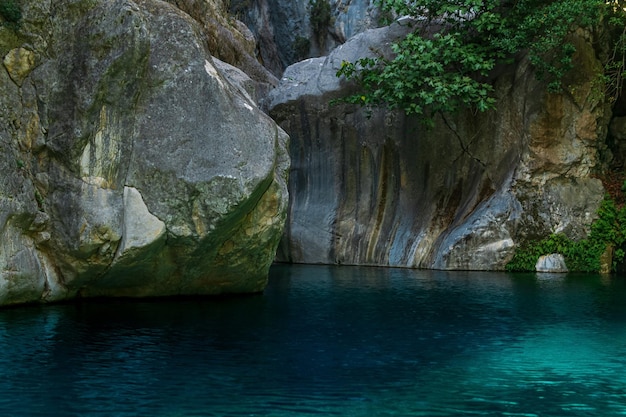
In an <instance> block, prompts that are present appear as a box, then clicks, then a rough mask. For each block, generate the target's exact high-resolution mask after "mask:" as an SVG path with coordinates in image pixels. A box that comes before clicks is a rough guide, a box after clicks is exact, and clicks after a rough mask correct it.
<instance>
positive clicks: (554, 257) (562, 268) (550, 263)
mask: <svg viewBox="0 0 626 417" xmlns="http://www.w3.org/2000/svg"><path fill="white" fill-rule="evenodd" d="M535 270H536V271H537V272H552V273H556V272H567V271H568V270H567V265H566V264H565V258H564V257H563V255H561V254H560V253H552V254H550V255H544V256H540V257H539V259H538V260H537V263H536V264H535Z"/></svg>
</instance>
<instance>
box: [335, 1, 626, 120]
mask: <svg viewBox="0 0 626 417" xmlns="http://www.w3.org/2000/svg"><path fill="white" fill-rule="evenodd" d="M378 3H379V5H380V6H381V8H382V9H383V11H393V12H394V13H396V14H398V15H409V16H414V17H417V18H418V20H419V23H418V24H417V25H416V28H415V30H414V32H412V33H411V34H409V35H408V36H407V37H406V38H404V39H402V40H400V41H399V42H398V43H396V44H395V45H394V46H393V52H394V57H393V58H391V59H386V58H384V57H382V56H378V57H375V58H363V59H360V60H358V61H356V62H344V63H342V66H341V68H340V69H339V71H338V72H337V76H339V77H341V76H344V77H346V78H347V79H353V80H356V81H357V82H358V84H359V86H360V87H361V90H362V91H361V92H360V93H359V94H356V95H354V96H352V97H349V98H347V101H348V102H351V103H359V104H363V105H381V104H386V105H388V106H389V107H391V108H399V109H402V110H403V111H404V112H405V113H406V114H416V115H421V116H423V117H424V118H426V119H428V118H429V117H431V116H432V115H433V114H434V113H436V112H451V111H455V110H457V109H459V108H460V107H470V108H473V109H475V110H477V111H485V110H487V109H490V108H493V107H494V106H495V104H496V103H495V100H494V98H493V97H492V92H493V88H492V86H491V85H490V83H489V80H488V78H487V77H488V75H489V74H490V72H491V71H492V70H493V69H494V68H495V66H496V65H497V64H500V63H506V62H511V61H512V60H513V59H514V58H515V56H516V54H517V53H519V52H520V51H528V54H529V58H530V62H531V63H532V65H534V67H535V69H536V72H537V74H538V76H539V77H540V78H542V79H544V80H546V82H547V83H548V85H549V88H550V90H552V91H557V90H559V89H560V88H561V87H562V80H563V76H564V75H565V74H566V73H567V72H568V71H569V70H570V69H572V68H573V62H572V57H573V55H574V53H575V51H576V49H575V47H574V45H573V44H572V43H570V42H569V41H568V37H569V36H570V35H571V34H572V33H573V31H574V30H576V28H579V27H583V28H584V27H590V26H593V25H596V24H599V22H601V21H604V20H607V21H609V22H610V23H611V24H613V25H617V24H618V23H619V22H622V25H621V26H620V27H621V28H623V27H624V25H623V19H624V10H623V9H622V8H621V7H613V6H610V5H608V4H607V3H605V0H553V1H543V0H516V1H511V0H444V1H441V0H408V1H407V0H378ZM624 40H626V38H624ZM624 40H623V41H622V42H624ZM624 43H626V42H624ZM617 52H618V53H617V55H619V54H620V53H621V55H619V56H616V57H614V59H613V61H614V62H615V61H617V60H619V59H621V58H623V56H624V51H623V48H622V50H620V51H617ZM623 70H624V68H623V66H622V67H620V68H618V69H617V71H618V72H620V71H621V72H620V75H621V74H622V73H623Z"/></svg>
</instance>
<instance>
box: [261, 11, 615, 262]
mask: <svg viewBox="0 0 626 417" xmlns="http://www.w3.org/2000/svg"><path fill="white" fill-rule="evenodd" d="M409 23H413V22H408V21H400V22H398V23H394V24H393V25H391V26H389V27H386V28H380V29H373V30H368V31H366V32H363V33H360V34H358V35H356V36H354V37H353V38H351V39H350V40H348V41H347V42H346V43H344V44H343V45H341V46H340V47H338V48H336V49H335V50H334V51H333V52H332V53H330V54H329V55H328V56H327V57H325V58H314V59H309V60H305V61H302V62H299V63H296V64H294V65H292V66H290V67H288V68H287V69H286V70H285V73H284V75H283V77H282V79H281V83H280V85H279V87H278V88H277V89H276V90H274V91H273V92H272V93H271V95H270V98H269V100H268V105H269V111H270V114H271V115H272V116H273V117H274V119H275V120H276V121H277V122H279V124H280V125H281V126H282V127H283V128H284V129H285V130H286V131H287V132H288V133H289V135H290V137H291V152H290V153H291V157H292V172H291V176H290V187H289V189H290V198H291V204H290V211H289V220H288V224H287V228H286V233H285V236H284V237H283V240H282V243H281V246H280V248H279V259H281V260H285V261H291V262H303V263H331V264H332V263H342V264H360V265H388V266H402V267H414V268H437V269H463V270H501V269H504V267H505V265H506V263H507V262H508V261H509V260H510V259H511V257H512V256H513V253H514V251H515V248H516V247H517V246H518V245H519V244H521V243H523V242H525V241H527V240H529V239H532V238H537V237H545V236H548V235H550V234H551V233H554V232H563V233H565V234H566V235H568V236H569V237H571V238H580V237H582V236H585V235H586V233H587V232H588V229H589V225H590V224H591V222H592V221H593V220H594V218H595V213H596V210H597V208H598V207H599V204H600V202H601V200H602V198H603V194H604V190H603V188H602V185H601V183H600V181H599V180H597V179H594V178H592V176H591V173H592V172H593V171H594V170H595V169H596V167H597V166H598V164H599V161H598V159H599V158H598V149H599V148H600V147H601V146H602V138H603V137H604V136H603V134H604V133H605V131H606V119H607V117H606V116H607V115H606V107H605V106H604V105H603V102H602V101H601V97H598V95H597V94H593V88H592V84H593V82H594V81H593V80H594V79H595V78H594V77H595V74H596V73H597V71H598V65H599V62H598V61H597V60H596V59H595V55H594V54H593V49H592V48H591V46H590V44H589V43H587V41H585V40H582V39H577V40H576V42H578V43H577V46H578V47H579V48H578V51H579V52H578V54H579V55H580V56H579V57H578V58H579V59H580V62H581V63H584V65H581V68H580V70H579V71H577V76H576V78H575V79H572V80H570V81H571V83H570V85H572V88H574V89H575V90H576V92H577V94H571V95H570V94H563V95H552V94H548V93H547V90H546V87H545V85H544V84H542V83H541V82H539V81H537V79H536V78H535V76H534V74H533V71H532V68H530V66H529V63H528V61H527V60H526V59H521V60H520V61H519V62H517V63H516V64H514V65H511V66H508V67H506V68H502V69H501V71H500V72H499V75H498V77H497V79H495V80H494V87H495V94H496V96H497V98H498V107H497V111H494V112H487V113H484V114H472V113H471V112H469V111H468V112H465V113H461V114H458V115H455V116H452V115H444V116H442V117H440V118H438V119H437V120H436V121H435V122H436V125H435V127H434V128H433V129H432V130H426V129H424V128H423V127H422V126H421V125H420V124H419V122H417V121H415V120H412V119H408V118H406V117H405V116H404V115H403V114H399V113H396V112H393V111H389V110H386V109H384V108H378V109H371V110H370V109H362V108H358V107H354V106H352V105H348V104H335V105H330V104H329V103H330V102H331V101H332V100H333V99H336V98H338V97H341V96H345V95H349V94H350V93H351V92H353V91H354V86H353V85H351V84H350V83H347V82H345V81H342V80H339V79H338V78H337V77H336V76H335V73H336V72H337V70H338V69H339V68H340V66H341V62H342V61H344V60H346V61H352V62H354V61H355V60H356V59H357V58H360V57H365V56H372V55H373V54H378V53H385V54H388V53H389V46H390V44H391V43H392V42H394V41H395V40H397V39H398V38H399V37H401V36H403V34H405V33H406V32H407V31H408V30H411V28H410V27H409ZM374 51H375V52H374Z"/></svg>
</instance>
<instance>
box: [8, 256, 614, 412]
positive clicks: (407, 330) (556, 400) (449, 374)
mask: <svg viewBox="0 0 626 417" xmlns="http://www.w3.org/2000/svg"><path fill="white" fill-rule="evenodd" d="M0 372H1V375H2V378H0V412H2V414H3V415H20V416H38V415H41V416H55V415H56V416H277V417H279V416H311V415H324V416H331V415H337V416H464V415H470V416H542V417H543V416H559V417H563V416H602V417H612V416H626V279H625V278H624V277H612V278H610V277H602V276H598V275H535V274H524V275H511V274H500V273H477V272H473V273H467V272H453V273H451V272H439V271H414V270H403V269H384V268H357V267H324V266H287V265H278V266H275V267H274V268H273V269H272V273H271V278H270V285H269V286H268V288H267V290H266V291H265V292H264V293H263V294H261V295H254V296H247V297H238V298H227V299H217V300H216V299H193V300H176V301H175V300H169V301H165V300H161V301H158V302H154V301H139V302H137V301H135V302H129V301H125V302H120V301H97V302H93V301H92V302H83V303H80V304H69V305H55V306H42V307H23V308H15V309H7V310H0Z"/></svg>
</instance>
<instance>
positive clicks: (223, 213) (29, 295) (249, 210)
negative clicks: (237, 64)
mask: <svg viewBox="0 0 626 417" xmlns="http://www.w3.org/2000/svg"><path fill="white" fill-rule="evenodd" d="M187 3H191V2H187ZM188 6H189V5H188ZM189 7H191V6H189ZM207 22H208V20H206V21H204V22H199V21H197V20H194V19H193V18H192V17H191V16H190V15H189V14H188V13H185V12H184V11H182V10H181V9H179V8H177V7H175V6H173V5H172V4H169V3H167V2H164V1H160V0H136V1H131V0H72V1H54V0H50V1H37V2H23V7H22V19H21V21H20V22H19V26H17V25H9V24H2V26H1V27H0V53H1V56H2V58H3V70H2V71H0V88H1V89H2V91H3V94H2V96H0V109H1V110H0V120H1V122H0V146H1V147H2V152H1V153H0V155H1V156H0V166H1V170H2V175H1V176H0V235H1V238H0V242H1V243H0V304H5V305H6V304H14V303H21V302H39V301H55V300H63V299H70V298H73V297H78V296H83V297H91V296H133V297H135V296H161V295H179V294H220V293H229V292H255V291H260V290H262V289H263V288H264V286H265V283H266V280H267V273H268V269H269V266H270V264H271V262H272V260H273V258H274V253H275V249H276V246H277V244H278V241H279V239H280V236H281V234H282V228H283V223H284V218H285V213H286V203H287V189H286V173H287V169H288V164H289V158H288V156H287V153H286V145H287V141H288V137H287V135H286V134H285V133H284V132H283V131H282V130H281V129H280V128H278V127H277V125H276V124H275V123H274V122H273V121H272V120H271V119H270V118H269V117H267V116H266V115H265V114H264V113H263V112H261V111H260V110H259V109H258V108H257V107H256V105H255V101H254V100H253V98H252V97H251V96H250V93H251V91H250V89H249V88H246V86H248V87H249V86H251V85H253V84H254V83H253V82H252V81H251V80H250V79H249V78H246V77H245V76H244V75H243V73H241V71H239V70H237V69H235V68H232V67H230V66H229V65H228V64H226V63H223V62H219V61H217V60H215V59H213V57H212V56H211V54H210V52H209V45H210V42H209V41H208V39H207V32H206V27H204V26H206V25H207V24H208V23H207ZM203 25H204V26H203ZM220 30H221V29H220ZM225 55H227V54H225ZM244 61H245V60H244ZM261 73H262V71H261ZM268 79H269V78H266V79H265V81H267V80H268ZM258 81H260V79H259V78H257V82H258ZM261 81H262V80H261Z"/></svg>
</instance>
